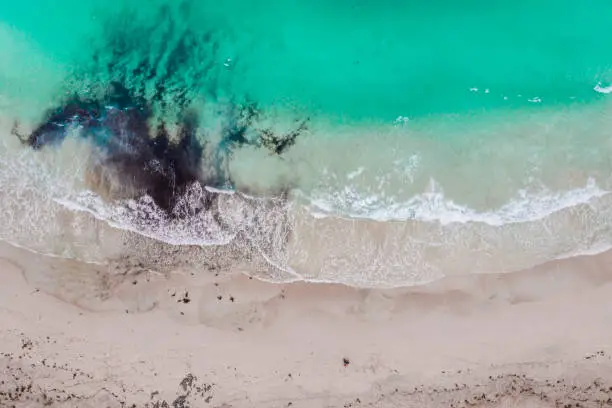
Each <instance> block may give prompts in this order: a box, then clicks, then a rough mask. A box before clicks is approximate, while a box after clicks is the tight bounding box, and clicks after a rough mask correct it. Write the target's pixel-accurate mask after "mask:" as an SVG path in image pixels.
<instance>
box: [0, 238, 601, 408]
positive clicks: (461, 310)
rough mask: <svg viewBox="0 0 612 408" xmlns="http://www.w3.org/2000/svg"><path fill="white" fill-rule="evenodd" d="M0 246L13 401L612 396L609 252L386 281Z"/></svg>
mask: <svg viewBox="0 0 612 408" xmlns="http://www.w3.org/2000/svg"><path fill="white" fill-rule="evenodd" d="M1 257H2V260H1V266H0V267H1V270H2V276H3V285H1V288H0V291H1V294H0V302H1V303H0V344H2V350H0V352H1V353H2V354H1V355H0V362H1V365H2V372H1V377H2V378H1V382H0V406H3V407H4V406H6V407H10V406H16V407H27V406H32V407H37V406H43V405H45V404H46V405H48V406H57V407H103V406H104V407H106V406H108V407H123V406H126V407H127V406H136V407H147V406H148V407H161V406H181V407H188V406H189V407H201V406H213V407H226V408H229V407H288V406H292V407H421V406H422V407H432V406H440V407H446V406H448V407H467V406H472V407H506V406H509V407H510V406H521V407H559V406H561V407H566V406H567V407H569V406H571V407H600V406H607V405H609V404H610V402H612V400H610V398H612V361H611V360H610V356H612V346H611V344H610V341H609V339H610V338H611V336H612V326H611V325H610V324H609V322H610V319H612V308H610V306H609V299H610V295H611V294H612V284H611V282H612V274H610V266H609V265H610V260H611V259H612V253H610V252H607V253H604V254H599V255H595V256H582V257H575V258H572V259H567V260H562V261H555V262H551V263H547V264H545V265H543V266H541V267H538V268H536V269H531V270H526V271H521V272H515V273H512V274H482V275H471V276H456V277H448V278H445V279H442V280H440V281H437V282H433V283H430V284H428V285H423V286H415V287H411V288H401V289H388V290H384V289H355V288H351V287H348V286H343V285H332V284H314V283H290V284H271V283H264V282H261V281H258V280H256V279H249V277H247V276H246V275H243V274H234V275H228V276H224V277H219V276H215V273H214V271H209V272H206V273H201V274H199V275H198V276H193V275H192V274H190V273H185V272H184V271H180V270H175V271H172V272H171V273H168V274H165V275H162V274H159V273H154V272H152V271H139V272H128V273H125V272H121V273H117V272H113V271H112V270H110V269H109V267H108V266H99V267H97V266H92V265H86V264H79V263H77V262H76V261H69V260H62V259H60V258H51V257H44V256H40V255H36V254H33V253H31V252H29V251H26V250H23V249H18V248H15V247H12V246H9V245H6V244H3V246H2V253H1ZM33 270H36V271H35V272H32V271H33ZM49 271H53V274H51V273H49ZM26 278H27V279H26ZM164 404H165V405H164Z"/></svg>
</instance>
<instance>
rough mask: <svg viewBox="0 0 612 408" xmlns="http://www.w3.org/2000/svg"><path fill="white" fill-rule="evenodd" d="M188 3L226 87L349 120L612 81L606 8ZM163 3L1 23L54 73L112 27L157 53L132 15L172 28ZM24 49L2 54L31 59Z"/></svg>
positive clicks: (82, 9) (179, 21) (577, 98)
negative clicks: (210, 42) (128, 12)
mask: <svg viewBox="0 0 612 408" xmlns="http://www.w3.org/2000/svg"><path fill="white" fill-rule="evenodd" d="M183 3H184V4H186V5H184V6H183V7H184V8H185V9H186V8H189V10H188V11H186V13H184V14H183V15H181V13H180V11H176V13H175V15H174V23H175V24H176V27H175V30H174V33H173V35H175V36H177V35H180V33H181V32H182V30H185V29H192V30H195V31H197V32H199V33H203V32H212V33H213V35H214V41H215V42H216V46H217V47H218V51H217V52H216V55H206V56H202V59H204V60H205V61H203V63H208V61H206V59H209V58H210V59H211V60H212V63H213V64H215V66H216V67H217V68H219V69H220V70H223V68H226V69H225V71H227V72H223V71H222V72H221V76H222V80H221V81H220V83H219V84H215V85H217V86H218V87H219V88H220V89H219V91H224V92H227V93H229V94H232V95H236V94H248V95H249V96H250V97H252V98H253V99H255V100H257V101H260V102H261V103H262V104H265V105H274V104H294V105H297V106H298V107H300V108H301V109H307V110H309V111H314V112H319V113H323V114H330V115H334V116H337V117H339V118H342V119H344V120H363V119H376V120H381V121H390V120H394V119H395V118H396V117H398V116H400V115H401V116H407V117H409V118H418V117H421V116H429V115H436V114H458V113H466V112H481V111H483V110H485V111H486V110H492V109H496V108H518V109H521V108H522V109H528V108H535V109H537V106H535V105H537V103H533V102H529V100H538V99H539V100H541V101H542V102H541V103H540V104H541V105H546V106H552V105H559V104H561V105H563V104H570V103H577V102H584V103H588V102H596V101H597V100H599V99H601V98H602V95H601V94H598V93H596V92H593V88H594V87H595V86H596V85H597V84H598V83H599V82H602V83H604V84H608V83H609V81H611V80H612V74H611V67H612V56H611V55H610V53H609V52H606V50H608V49H609V48H610V47H611V46H612V38H611V37H610V35H609V25H608V21H607V16H608V15H609V11H611V10H610V9H611V8H612V5H610V3H609V2H607V1H604V0H601V1H589V2H587V3H585V4H582V5H580V7H579V6H577V5H576V3H575V2H572V1H552V0H550V1H549V0H538V1H529V2H527V1H521V2H499V1H496V2H481V1H473V0H471V1H466V2H461V3H457V2H449V1H441V2H420V1H419V2H416V1H406V2H395V1H382V2H372V1H351V2H348V1H339V2H332V3H330V2H323V1H280V0H278V1H271V0H267V1H265V2H249V1H236V0H231V1H227V2H211V1H199V2H183ZM189 3H193V4H189ZM220 3H222V4H220ZM162 4H163V2H160V1H156V2H148V1H147V2H144V1H142V2H137V1H129V2H120V1H119V2H113V3H112V5H109V4H108V3H107V2H99V1H92V0H90V1H78V2H77V1H68V0H63V1H60V2H56V1H51V0H37V1H33V0H29V1H23V2H18V3H11V4H10V5H9V4H8V3H6V4H3V5H2V6H1V7H0V20H1V21H2V22H3V24H4V25H5V26H8V27H10V29H11V30H12V31H13V34H14V35H15V36H16V37H23V38H24V41H26V42H27V43H28V46H31V47H32V48H33V49H34V50H37V52H40V53H42V54H43V55H44V56H45V57H46V58H47V59H48V66H41V67H39V70H37V71H36V74H38V75H43V77H44V76H45V74H46V72H45V71H47V70H53V69H55V67H54V65H56V64H57V65H60V66H62V67H64V68H65V69H67V70H68V71H69V72H70V71H71V70H72V69H75V68H78V66H79V64H81V63H82V61H83V60H84V59H85V60H86V59H87V57H90V56H91V55H90V54H91V51H92V49H91V48H92V44H95V42H96V40H99V39H100V35H101V34H100V30H101V28H102V26H104V25H106V26H107V28H110V29H111V30H113V29H114V30H116V31H117V32H120V31H121V30H123V31H124V32H125V33H127V34H129V35H131V36H133V38H130V39H129V40H128V41H133V43H134V44H135V47H138V48H140V49H141V51H142V50H146V49H147V47H149V46H151V45H153V46H155V42H156V41H160V39H156V38H149V37H148V36H147V34H146V33H138V32H137V31H136V29H137V27H136V26H137V21H135V20H134V19H132V18H128V19H126V18H125V11H124V9H125V7H127V5H129V7H130V8H131V9H132V10H134V11H135V13H136V16H140V17H141V18H142V19H144V20H148V21H150V22H151V21H152V20H153V19H158V24H162V23H163V19H164V18H165V17H167V16H168V15H169V14H170V13H167V14H166V13H162V16H159V15H156V14H157V11H158V9H159V6H160V5H162ZM171 4H175V3H171ZM177 4H178V3H177ZM171 9H174V10H176V9H180V6H178V5H176V4H175V5H173V6H171ZM109 25H110V26H109ZM130 26H131V27H130ZM139 35H142V37H140V38H139V37H138V36H139ZM4 40H5V41H7V39H6V38H5V39H4ZM8 41H12V40H11V39H8ZM199 46H200V47H201V48H206V45H204V44H200V45H199ZM3 48H4V47H3ZM22 51H23V50H22ZM107 51H109V50H107ZM4 52H5V53H6V48H5V51H4ZM13 52H14V53H15V54H13V53H11V54H9V55H8V56H4V58H3V60H4V61H7V59H8V60H10V61H15V60H19V59H20V58H24V59H25V58H28V54H27V52H24V53H23V54H20V51H15V50H13ZM34 52H36V51H34ZM143 52H144V51H143ZM146 52H148V50H147V51H146ZM88 54H89V55H88ZM228 58H229V59H231V62H230V63H229V64H228V65H229V66H228V67H225V66H224V65H223V64H224V63H226V61H227V59H228ZM21 63H23V62H21ZM17 65H20V63H19V62H18V63H17ZM5 69H7V68H6V67H5ZM8 69H9V70H10V67H8ZM5 75H6V74H5ZM19 80H21V81H24V82H30V81H32V79H31V78H19ZM5 86H6V84H5ZM206 86H212V84H206ZM474 88H477V89H478V92H474V91H472V92H471V91H470V89H474ZM487 90H488V93H487ZM13 92H23V93H25V94H26V95H25V96H26V97H27V96H28V95H27V93H28V89H26V88H22V90H21V91H19V90H14V91H13ZM30 92H31V90H30ZM536 98H538V99H536Z"/></svg>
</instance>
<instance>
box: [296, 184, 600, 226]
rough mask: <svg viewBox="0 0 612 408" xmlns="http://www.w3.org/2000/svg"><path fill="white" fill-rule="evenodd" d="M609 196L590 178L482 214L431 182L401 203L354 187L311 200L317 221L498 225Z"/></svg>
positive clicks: (522, 196)
mask: <svg viewBox="0 0 612 408" xmlns="http://www.w3.org/2000/svg"><path fill="white" fill-rule="evenodd" d="M608 193H609V192H608V191H606V190H602V189H601V188H599V187H598V186H597V183H596V182H595V180H593V179H589V180H588V182H587V184H586V186H585V187H582V188H578V189H575V190H570V191H565V192H552V191H549V190H542V191H540V192H539V193H537V194H533V193H532V194H529V193H527V192H526V191H524V190H522V191H519V192H518V194H517V196H516V197H515V198H513V199H512V200H510V201H509V202H508V203H507V204H505V205H504V206H502V207H500V208H497V209H494V210H491V211H487V212H479V211H477V210H474V209H472V208H470V207H467V206H464V205H461V204H458V203H456V202H455V201H453V200H452V199H448V198H446V196H445V195H444V191H443V189H442V187H441V186H440V185H439V184H438V183H436V182H435V181H434V180H432V181H431V183H430V187H429V189H428V191H426V192H424V193H421V194H418V195H416V196H414V197H412V198H411V199H409V200H408V201H406V202H402V203H395V202H389V199H388V198H385V199H382V197H380V196H377V195H368V196H363V195H361V196H360V195H359V193H358V192H357V191H356V190H355V188H354V187H351V186H346V187H345V188H344V190H342V191H339V192H336V193H334V194H333V195H330V194H327V195H323V194H321V195H319V196H314V197H308V200H309V205H310V207H311V211H312V213H313V215H316V217H317V218H321V217H325V216H340V217H350V218H364V219H373V220H377V221H405V220H420V221H430V222H440V223H442V224H449V223H467V222H480V223H485V224H489V225H493V226H499V225H504V224H509V223H520V222H530V221H536V220H539V219H542V218H545V217H547V216H549V215H551V214H552V213H555V212H557V211H561V210H563V209H565V208H570V207H573V206H576V205H580V204H587V203H589V202H590V201H591V200H593V199H595V198H598V197H602V196H604V195H606V194H608ZM301 195H302V196H303V194H301Z"/></svg>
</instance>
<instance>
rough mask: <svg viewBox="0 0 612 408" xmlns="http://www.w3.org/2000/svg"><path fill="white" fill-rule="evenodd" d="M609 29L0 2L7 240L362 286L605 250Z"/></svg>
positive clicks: (513, 15) (343, 11) (500, 8)
mask: <svg viewBox="0 0 612 408" xmlns="http://www.w3.org/2000/svg"><path fill="white" fill-rule="evenodd" d="M219 3H222V4H219ZM68 10H69V12H67V11H68ZM611 13H612V4H610V3H609V2H606V1H603V0H602V1H593V2H591V3H589V4H588V5H582V4H581V5H577V4H576V3H575V2H569V1H563V2H559V1H556V2H553V1H548V0H546V1H544V0H541V1H535V2H533V1H532V2H522V3H520V2H519V3H518V4H517V3H516V2H514V3H513V2H505V4H504V3H492V4H482V2H475V1H468V2H462V3H461V4H458V3H457V4H456V3H453V2H443V3H439V2H438V3H436V4H433V3H432V4H429V3H425V2H404V3H403V4H401V5H398V4H395V3H391V2H382V3H381V2H369V1H355V2H345V1H340V2H333V3H330V2H322V1H315V2H312V1H311V2H306V1H303V2H286V1H280V0H279V1H276V0H267V1H266V2H264V3H261V2H259V3H249V2H239V1H237V0H232V1H227V2H212V1H183V2H167V1H161V0H157V1H147V2H144V1H143V2H140V1H129V2H128V1H125V2H116V3H113V5H112V7H110V6H109V5H108V3H107V2H102V1H98V0H90V1H80V2H76V1H72V0H64V1H62V2H61V5H59V4H57V2H52V1H46V0H30V1H24V2H19V3H18V4H17V3H15V4H11V5H9V4H8V3H7V4H3V5H0V110H1V111H0V124H1V125H2V127H1V129H2V130H1V132H2V134H1V137H0V140H1V141H2V150H1V151H0V208H1V209H2V213H3V215H4V220H3V225H2V226H0V239H3V240H5V241H8V242H11V243H13V244H15V245H19V246H24V247H27V248H29V249H31V250H34V251H37V252H41V253H45V254H49V255H54V256H61V257H69V258H75V259H80V260H83V261H86V262H101V263H113V264H127V265H139V267H142V268H148V269H155V270H167V269H173V268H177V267H182V268H188V269H190V270H192V271H202V270H210V269H215V270H216V271H217V272H218V273H222V272H223V271H230V270H231V271H236V270H240V271H243V272H246V273H249V274H254V275H256V276H258V277H260V278H262V279H268V280H274V281H290V280H301V279H304V280H311V281H331V282H342V283H346V284H351V285H359V286H368V287H373V286H401V285H413V284H419V283H423V282H427V281H431V280H434V279H439V278H441V277H443V276H446V275H451V274H469V273H487V272H491V273H494V272H511V271H516V270H520V269H524V268H528V267H531V266H534V265H538V264H541V263H543V262H546V261H549V260H552V259H557V258H560V257H568V256H575V255H577V254H582V253H593V252H599V251H603V250H605V249H608V248H610V246H611V244H612V232H611V230H610V227H611V226H612V195H610V194H609V193H608V191H609V190H611V189H612V179H611V178H610V174H611V170H612V160H611V159H610V158H611V157H612V155H611V154H612V143H611V139H610V132H611V129H612V116H611V115H609V114H608V112H610V109H611V106H612V105H611V104H612V101H611V99H610V98H611V97H612V95H610V94H611V93H612V55H610V54H609V53H606V52H605V50H607V49H609V48H610V46H612V37H611V36H610V35H609V33H608V31H609V29H608V27H609V24H608V21H607V20H608V18H607V16H609V15H610V14H611Z"/></svg>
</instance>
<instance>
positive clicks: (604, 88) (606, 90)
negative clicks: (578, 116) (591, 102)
mask: <svg viewBox="0 0 612 408" xmlns="http://www.w3.org/2000/svg"><path fill="white" fill-rule="evenodd" d="M593 89H594V90H595V92H599V93H602V94H609V93H612V84H610V85H608V86H601V82H599V83H598V84H597V85H595V88H593Z"/></svg>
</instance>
